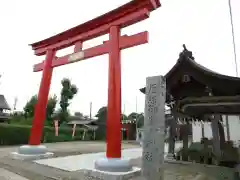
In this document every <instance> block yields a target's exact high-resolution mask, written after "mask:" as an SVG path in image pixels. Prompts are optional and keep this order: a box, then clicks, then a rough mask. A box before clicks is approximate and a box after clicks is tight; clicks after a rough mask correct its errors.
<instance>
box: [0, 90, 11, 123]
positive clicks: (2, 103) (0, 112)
mask: <svg viewBox="0 0 240 180" xmlns="http://www.w3.org/2000/svg"><path fill="white" fill-rule="evenodd" d="M10 110H11V108H10V106H9V105H8V103H7V101H6V99H5V97H4V95H2V94H0V123H2V122H6V121H8V120H9V119H10Z"/></svg>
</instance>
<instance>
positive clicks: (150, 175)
mask: <svg viewBox="0 0 240 180" xmlns="http://www.w3.org/2000/svg"><path fill="white" fill-rule="evenodd" d="M165 98H166V81H165V79H164V77H163V76H154V77H148V78H147V85H146V100H145V119H144V139H143V155H142V174H143V177H144V178H145V179H146V180H150V179H151V180H163V170H162V165H163V162H164V140H165V132H164V130H165Z"/></svg>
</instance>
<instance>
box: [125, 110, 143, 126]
mask: <svg viewBox="0 0 240 180" xmlns="http://www.w3.org/2000/svg"><path fill="white" fill-rule="evenodd" d="M128 119H129V120H136V123H137V127H138V128H141V127H143V125H144V115H143V113H140V114H138V113H136V112H132V113H131V114H129V115H128Z"/></svg>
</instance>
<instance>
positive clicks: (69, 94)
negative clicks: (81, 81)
mask: <svg viewBox="0 0 240 180" xmlns="http://www.w3.org/2000/svg"><path fill="white" fill-rule="evenodd" d="M61 84H62V90H61V98H60V109H59V112H58V118H59V120H60V123H62V122H66V121H67V120H68V117H69V112H68V106H69V105H70V103H69V101H70V100H72V99H73V97H74V95H75V94H77V92H78V89H77V87H76V85H74V84H71V81H70V80H69V79H68V78H64V79H63V80H62V81H61Z"/></svg>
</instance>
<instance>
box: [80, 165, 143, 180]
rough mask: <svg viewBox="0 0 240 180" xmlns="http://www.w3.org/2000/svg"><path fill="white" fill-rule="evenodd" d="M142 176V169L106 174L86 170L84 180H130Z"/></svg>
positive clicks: (104, 172)
mask: <svg viewBox="0 0 240 180" xmlns="http://www.w3.org/2000/svg"><path fill="white" fill-rule="evenodd" d="M139 176H141V169H140V168H135V167H134V168H132V170H131V171H128V172H106V171H99V170H96V169H94V170H85V171H84V180H128V179H129V180H130V179H133V178H134V177H139Z"/></svg>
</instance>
